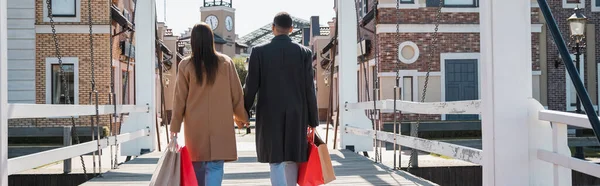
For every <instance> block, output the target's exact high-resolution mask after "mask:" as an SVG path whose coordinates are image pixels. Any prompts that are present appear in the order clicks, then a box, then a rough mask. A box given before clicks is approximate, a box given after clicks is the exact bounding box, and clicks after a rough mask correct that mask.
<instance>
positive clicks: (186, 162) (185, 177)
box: [179, 146, 198, 186]
mask: <svg viewBox="0 0 600 186" xmlns="http://www.w3.org/2000/svg"><path fill="white" fill-rule="evenodd" d="M179 154H181V186H198V180H197V179H196V172H195V171H194V166H193V165H192V158H191V157H190V153H189V152H188V149H187V147H185V146H184V147H183V148H181V151H180V152H179Z"/></svg>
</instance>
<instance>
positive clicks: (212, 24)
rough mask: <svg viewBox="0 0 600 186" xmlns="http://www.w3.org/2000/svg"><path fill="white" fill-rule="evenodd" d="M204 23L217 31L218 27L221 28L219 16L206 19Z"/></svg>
mask: <svg viewBox="0 0 600 186" xmlns="http://www.w3.org/2000/svg"><path fill="white" fill-rule="evenodd" d="M204 22H206V24H208V25H210V28H212V29H213V30H214V29H217V26H219V19H218V18H217V16H214V15H210V16H208V17H206V20H205V21H204Z"/></svg>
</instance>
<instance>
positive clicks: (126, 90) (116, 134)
mask: <svg viewBox="0 0 600 186" xmlns="http://www.w3.org/2000/svg"><path fill="white" fill-rule="evenodd" d="M136 14H137V3H134V5H133V13H132V14H131V22H133V27H134V28H135V15H136ZM134 33H135V31H134V30H132V31H131V34H129V37H130V38H129V50H128V51H127V53H128V57H127V71H125V82H124V83H123V95H122V97H123V99H122V102H121V105H122V104H123V103H124V102H125V95H126V93H127V92H128V91H129V89H128V88H127V84H128V83H127V82H129V67H130V66H131V65H129V64H130V63H131V45H132V43H133V36H134ZM123 47H125V46H123ZM115 101H116V100H115ZM115 114H116V112H115ZM123 117H124V114H123V113H121V116H120V117H119V126H118V127H117V131H116V132H115V145H116V152H115V159H117V158H118V157H117V153H119V144H118V143H117V136H118V134H120V133H121V126H122V125H123ZM117 162H118V161H115V165H114V166H115V168H118V166H119V165H118V163H117Z"/></svg>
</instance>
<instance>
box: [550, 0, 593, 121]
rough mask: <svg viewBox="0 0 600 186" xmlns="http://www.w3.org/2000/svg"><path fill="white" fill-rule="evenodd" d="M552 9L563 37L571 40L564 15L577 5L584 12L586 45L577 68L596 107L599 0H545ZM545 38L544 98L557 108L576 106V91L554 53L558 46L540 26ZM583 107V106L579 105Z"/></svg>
mask: <svg viewBox="0 0 600 186" xmlns="http://www.w3.org/2000/svg"><path fill="white" fill-rule="evenodd" d="M548 4H549V5H550V8H551V9H552V14H553V15H554V19H556V21H557V23H558V26H559V28H560V31H561V33H562V36H563V38H565V42H566V43H573V40H572V39H571V37H570V31H569V29H568V22H567V18H569V17H570V16H571V15H572V14H573V13H574V10H573V9H574V8H576V7H579V8H581V9H582V13H583V14H584V15H585V16H587V18H588V22H587V29H586V35H585V39H584V40H583V41H584V43H585V45H586V47H585V48H583V49H582V50H581V51H582V52H581V53H582V55H581V57H580V69H579V70H580V72H583V73H581V76H582V79H583V83H584V85H585V87H586V89H587V91H588V93H589V95H590V98H591V100H592V104H593V105H594V108H595V109H596V110H597V109H598V108H597V106H598V92H599V90H598V72H599V71H598V65H597V64H598V63H599V62H600V44H598V42H597V38H599V37H600V31H598V28H599V25H598V24H600V1H599V0H548ZM544 32H545V33H544V36H543V37H545V40H546V41H547V42H546V45H545V48H546V50H545V55H546V60H545V61H546V69H547V72H548V73H547V76H546V78H547V90H548V93H547V101H548V108H549V109H551V110H560V111H575V110H576V92H575V88H574V87H573V84H572V83H571V82H570V78H569V77H568V74H567V73H566V69H565V66H564V64H563V61H562V60H561V59H560V58H559V57H558V56H559V54H558V48H557V47H556V45H555V44H554V41H553V38H552V35H551V34H550V33H549V32H547V31H545V30H544ZM569 49H571V54H572V56H573V59H575V55H574V54H575V50H574V49H573V48H569ZM582 108H583V106H582Z"/></svg>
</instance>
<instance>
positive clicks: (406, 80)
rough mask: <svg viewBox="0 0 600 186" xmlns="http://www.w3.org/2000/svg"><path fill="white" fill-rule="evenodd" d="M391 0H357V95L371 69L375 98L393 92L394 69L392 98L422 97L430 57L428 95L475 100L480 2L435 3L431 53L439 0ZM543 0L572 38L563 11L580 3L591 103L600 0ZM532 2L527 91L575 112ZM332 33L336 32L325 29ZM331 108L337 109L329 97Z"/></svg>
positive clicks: (469, 119)
mask: <svg viewBox="0 0 600 186" xmlns="http://www.w3.org/2000/svg"><path fill="white" fill-rule="evenodd" d="M396 2H397V1H396V0H379V1H377V3H376V1H375V0H363V1H360V3H359V4H360V6H359V7H358V10H357V11H359V19H358V21H359V25H361V26H362V28H361V29H360V31H359V43H358V45H357V47H359V50H358V56H359V64H358V65H359V70H358V72H357V73H358V87H357V88H358V90H359V95H358V96H359V97H358V100H359V101H367V100H372V99H373V96H372V95H373V93H372V86H373V72H374V71H375V70H377V74H378V76H377V78H378V80H379V86H380V91H379V92H378V93H377V96H378V99H382V100H385V99H393V97H394V91H393V88H394V85H395V78H396V71H397V70H399V72H400V77H399V92H397V93H396V94H397V96H398V98H399V99H401V100H407V101H415V102H418V101H420V100H421V96H422V94H423V87H424V82H425V74H426V72H427V62H428V61H429V62H430V64H431V74H430V78H429V84H428V88H427V95H426V97H425V101H426V102H440V101H441V102H443V101H458V100H476V99H479V98H480V97H479V94H480V92H479V87H481V85H480V83H479V82H478V79H479V76H480V72H479V59H480V54H479V53H480V41H479V7H478V1H477V0H475V1H473V0H445V1H444V2H442V6H443V7H444V8H443V9H442V10H441V19H440V26H439V32H438V39H439V41H438V44H437V50H436V51H435V52H432V48H431V47H430V45H431V39H432V36H433V32H434V28H435V19H436V13H437V11H436V10H437V6H438V5H439V1H436V0H400V5H399V9H397V8H396ZM548 3H549V5H550V7H551V8H552V11H553V15H554V16H555V17H554V18H555V19H556V20H557V22H558V24H559V26H560V28H561V31H562V33H563V37H564V38H567V39H569V38H570V36H569V35H570V32H569V31H568V29H567V28H568V25H567V24H568V23H567V18H568V17H570V16H571V15H572V14H573V13H574V11H573V8H575V7H577V6H579V7H580V8H584V11H583V13H584V14H585V15H586V16H587V17H588V18H589V20H588V25H587V29H586V30H587V33H586V39H585V41H586V44H587V48H585V49H584V51H583V54H584V55H583V59H582V65H581V70H582V71H584V73H583V75H582V76H583V78H584V79H585V82H584V83H585V85H586V87H587V89H588V92H589V93H590V97H591V98H592V101H593V104H594V105H595V107H596V106H597V104H598V102H597V100H598V96H599V95H598V92H599V90H598V88H599V87H598V86H597V82H598V72H599V71H598V65H597V63H598V62H600V56H599V55H598V52H599V51H598V50H599V47H598V44H597V43H596V38H598V37H599V35H598V34H599V33H598V31H597V30H598V29H596V28H597V26H595V25H596V24H597V23H598V22H599V19H600V18H599V16H600V15H599V14H600V0H585V1H584V0H549V1H548ZM531 8H532V9H531V11H532V13H531V24H532V30H531V31H532V33H531V34H532V41H531V44H532V46H531V47H532V62H531V68H532V71H533V73H532V84H533V95H532V97H533V98H535V99H537V100H538V101H539V102H540V103H541V104H542V105H544V106H545V107H547V108H549V109H551V110H561V111H574V110H575V90H574V88H572V85H571V83H570V82H568V81H570V80H569V79H568V77H567V76H566V74H565V72H566V70H565V68H564V65H558V66H557V67H555V64H556V62H557V61H559V59H558V51H557V47H556V45H555V44H554V41H553V38H552V36H551V34H550V33H549V32H548V31H547V28H546V25H545V19H544V17H543V15H542V14H541V11H540V9H539V5H538V4H537V1H531ZM334 21H335V19H334ZM334 24H335V23H334ZM396 24H399V25H396ZM396 26H398V28H396ZM332 33H333V31H332ZM330 37H331V38H333V37H335V36H333V34H330ZM331 41H332V42H330V44H329V45H331V44H332V43H334V40H331ZM569 41H570V40H567V42H569ZM361 46H362V48H363V51H362V52H361V50H360V47H361ZM329 49H330V47H325V50H323V51H321V53H323V54H326V55H330V54H329V53H330V52H331V51H330V50H329ZM398 51H400V54H398ZM572 52H573V53H574V51H572ZM376 53H378V54H379V55H378V58H375V54H376ZM430 55H431V56H430ZM507 55H510V51H507ZM397 62H398V63H397ZM375 63H377V64H378V65H379V68H378V69H375ZM583 63H585V64H583ZM337 64H339V63H337V62H336V66H337ZM507 73H510V72H507ZM334 77H337V75H334ZM318 81H323V79H318ZM336 81H337V80H336V79H335V78H334V81H333V83H334V86H337V85H335V82H336ZM567 85H568V86H567ZM334 91H335V90H334ZM367 91H369V92H367ZM507 91H510V90H507ZM335 94H337V93H334V95H335ZM319 96H322V95H321V94H319ZM368 97H370V98H369V99H368ZM336 99H337V98H334V100H336ZM567 102H569V104H567ZM567 105H569V106H567ZM334 108H336V106H335V101H334ZM385 112H386V111H384V113H385ZM401 118H402V120H403V121H404V122H411V121H415V120H416V115H415V114H410V113H404V114H403V115H402V117H401ZM423 118H424V119H423V120H425V121H431V122H439V121H443V122H454V123H458V124H457V125H456V127H458V128H461V127H466V128H472V129H477V128H479V127H477V126H480V124H479V122H478V120H479V116H477V115H427V116H424V117H423ZM383 120H384V122H386V123H389V122H391V121H392V120H393V115H392V114H391V113H390V111H387V113H386V114H384V115H383ZM468 126H471V127H468ZM432 127H433V126H432Z"/></svg>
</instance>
